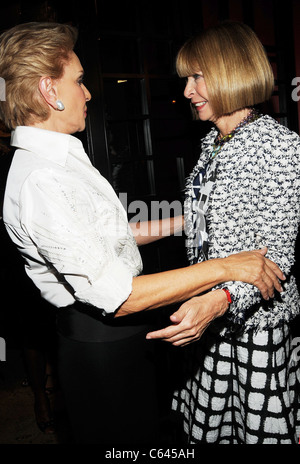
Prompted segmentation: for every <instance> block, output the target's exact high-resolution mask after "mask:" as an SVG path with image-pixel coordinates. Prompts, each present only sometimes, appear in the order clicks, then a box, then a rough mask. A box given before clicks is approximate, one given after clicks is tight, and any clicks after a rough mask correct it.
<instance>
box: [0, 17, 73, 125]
mask: <svg viewBox="0 0 300 464" xmlns="http://www.w3.org/2000/svg"><path fill="white" fill-rule="evenodd" d="M76 39H77V30H76V29H75V28H74V27H72V26H69V25H66V24H58V23H43V22H40V23H38V22H31V23H25V24H19V25H18V26H15V27H13V28H11V29H9V30H8V31H6V32H4V33H3V34H2V35H1V36H0V76H1V77H2V78H3V79H4V80H5V87H6V95H5V101H1V102H0V118H1V119H2V120H3V122H4V123H5V125H6V126H7V127H8V128H9V129H14V128H15V127H16V126H20V125H28V124H30V123H31V122H32V121H36V120H37V121H45V120H47V119H48V117H49V114H50V110H49V108H48V106H47V104H46V102H45V101H44V99H43V98H42V96H41V94H40V92H39V80H40V78H41V77H42V76H49V77H51V78H53V79H59V78H60V77H61V76H62V75H63V72H64V65H65V63H67V62H68V61H69V59H70V56H71V52H72V51H73V48H74V45H75V43H76Z"/></svg>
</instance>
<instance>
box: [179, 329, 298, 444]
mask: <svg viewBox="0 0 300 464" xmlns="http://www.w3.org/2000/svg"><path fill="white" fill-rule="evenodd" d="M193 345H194V346H192V345H190V347H188V348H189V349H190V350H193V352H194V353H190V355H189V356H188V363H187V364H185V367H186V368H187V370H188V372H186V379H187V380H186V385H185V387H184V388H183V389H182V390H179V391H177V392H176V393H175V395H174V398H173V409H174V410H177V411H180V412H181V413H182V414H183V419H184V432H185V434H187V436H188V442H189V443H190V444H202V443H203V444H204V443H215V444H223V443H224V444H226V443H234V444H242V443H244V444H293V443H298V440H299V434H300V410H299V405H300V368H299V359H298V358H299V356H295V347H294V346H293V343H292V337H291V335H290V331H289V327H288V325H283V326H282V327H278V328H275V329H270V330H268V331H263V332H258V333H255V332H254V331H249V332H247V333H244V334H243V335H241V336H236V335H231V337H230V339H228V338H227V339H225V338H223V337H219V336H218V335H216V334H214V333H212V332H211V331H210V329H208V330H207V331H206V332H205V334H204V336H203V337H202V338H201V339H200V340H199V342H197V343H194V344H193ZM298 348H299V347H298ZM298 351H300V350H298Z"/></svg>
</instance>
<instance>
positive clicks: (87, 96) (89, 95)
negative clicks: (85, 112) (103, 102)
mask: <svg viewBox="0 0 300 464" xmlns="http://www.w3.org/2000/svg"><path fill="white" fill-rule="evenodd" d="M83 89H84V94H85V98H86V101H90V100H91V98H92V95H91V94H90V92H89V91H88V89H87V88H86V86H85V85H84V84H83Z"/></svg>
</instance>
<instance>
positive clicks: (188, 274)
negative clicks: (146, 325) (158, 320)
mask: <svg viewBox="0 0 300 464" xmlns="http://www.w3.org/2000/svg"><path fill="white" fill-rule="evenodd" d="M226 275H227V272H226V266H225V260H223V259H216V260H213V261H206V262H205V263H201V264H195V265H194V266H189V267H186V268H182V269H175V270H172V271H166V272H161V273H158V274H150V275H141V276H138V277H135V278H134V279H133V284H132V293H131V295H130V296H129V298H128V299H127V300H126V301H125V302H124V303H123V304H122V305H121V306H120V308H119V309H118V311H117V313H116V316H117V317H118V316H124V315H126V314H130V313H134V312H137V311H142V310H148V309H154V308H158V307H161V306H167V305H170V304H173V303H175V302H182V301H184V300H186V299H188V298H191V297H193V296H196V295H198V294H199V293H202V292H204V291H206V290H208V289H210V288H212V287H213V286H215V285H216V284H217V283H219V282H224V281H225V280H226Z"/></svg>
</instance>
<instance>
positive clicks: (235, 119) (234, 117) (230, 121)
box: [215, 108, 250, 137]
mask: <svg viewBox="0 0 300 464" xmlns="http://www.w3.org/2000/svg"><path fill="white" fill-rule="evenodd" d="M249 112H250V109H249V108H243V109H242V110H238V111H235V112H234V113H232V114H229V115H225V116H221V117H220V118H219V119H217V121H216V122H215V125H216V126H217V128H218V130H219V132H220V134H221V136H222V137H224V136H225V135H227V134H230V132H231V131H233V129H235V127H236V126H237V125H238V124H239V123H240V122H241V121H242V120H243V119H244V118H245V117H246V116H248V114H249Z"/></svg>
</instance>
